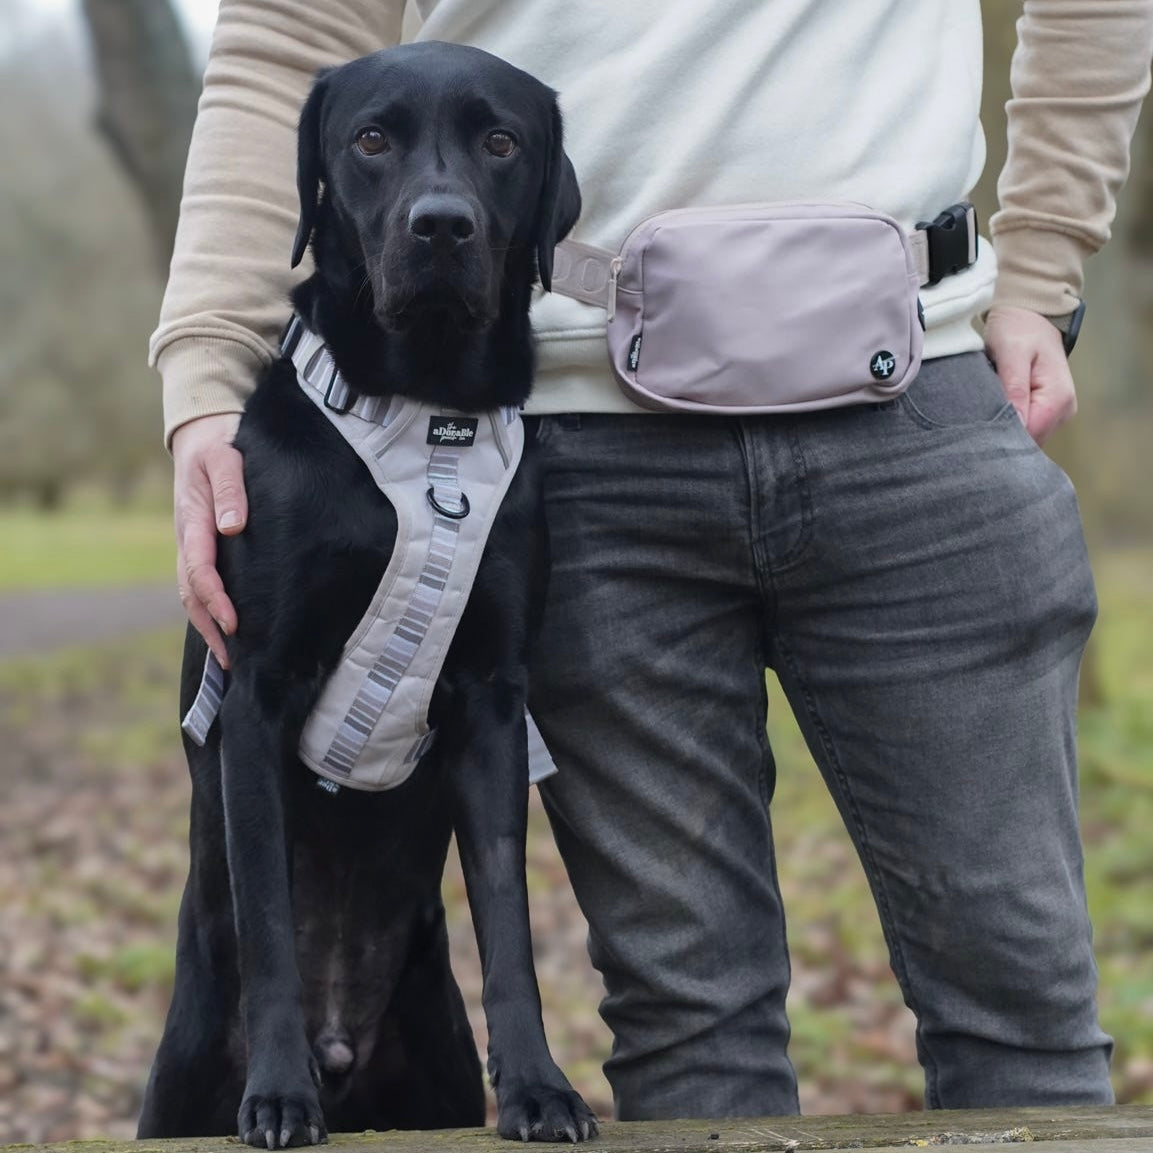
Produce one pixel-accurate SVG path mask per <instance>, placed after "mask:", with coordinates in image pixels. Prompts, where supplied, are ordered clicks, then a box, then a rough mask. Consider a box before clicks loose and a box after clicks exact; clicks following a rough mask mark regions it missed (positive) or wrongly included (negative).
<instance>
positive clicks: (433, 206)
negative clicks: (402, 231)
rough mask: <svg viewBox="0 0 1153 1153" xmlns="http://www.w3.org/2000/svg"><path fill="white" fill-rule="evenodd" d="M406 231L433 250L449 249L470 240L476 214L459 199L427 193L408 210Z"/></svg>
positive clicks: (474, 229) (449, 195) (465, 202)
mask: <svg viewBox="0 0 1153 1153" xmlns="http://www.w3.org/2000/svg"><path fill="white" fill-rule="evenodd" d="M408 230H409V232H411V233H412V235H413V236H415V237H417V239H419V240H424V241H427V242H428V243H429V244H431V245H432V246H433V247H434V248H443V249H453V248H457V247H458V246H460V245H462V244H467V243H468V242H469V241H470V240H471V239H472V236H473V233H474V232H476V213H475V212H473V210H472V206H471V205H470V204H469V202H468V201H467V200H465V199H464V197H463V196H453V195H451V194H449V193H428V194H427V195H425V196H422V197H420V199H418V200H417V202H416V203H415V204H414V205H413V206H412V208H411V209H410V210H409V213H408Z"/></svg>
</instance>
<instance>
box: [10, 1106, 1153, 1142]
mask: <svg viewBox="0 0 1153 1153" xmlns="http://www.w3.org/2000/svg"><path fill="white" fill-rule="evenodd" d="M1026 1143H1032V1144H1034V1147H1036V1148H1037V1149H1038V1153H1080V1151H1085V1153H1153V1107H1150V1106H1146V1105H1124V1106H1114V1107H1109V1108H1106V1107H1101V1108H1064V1109H1062V1108H1057V1109H988V1110H967V1111H963V1112H949V1111H944V1110H942V1111H937V1112H932V1113H901V1114H897V1115H894V1116H880V1115H878V1116H869V1117H864V1116H843V1117H842V1116H836V1117H769V1118H764V1119H759V1120H739V1121H738V1120H732V1121H641V1122H633V1123H624V1124H622V1123H620V1122H611V1123H606V1124H604V1125H602V1126H601V1135H600V1137H599V1138H598V1139H597V1140H596V1141H595V1142H593V1143H590V1145H589V1146H588V1150H589V1153H723V1151H726V1150H740V1151H741V1153H782V1151H789V1153H792V1151H794V1150H796V1151H798V1153H799V1151H801V1150H809V1149H871V1150H874V1151H875V1153H892V1151H893V1150H898V1149H899V1150H901V1151H902V1153H907V1150H909V1149H910V1148H914V1149H915V1148H936V1147H941V1146H957V1145H968V1146H974V1145H976V1146H978V1147H980V1148H983V1149H988V1150H996V1149H1002V1150H1004V1149H1017V1148H1020V1147H1021V1146H1022V1145H1023V1144H1026ZM331 1146H332V1148H333V1149H334V1150H339V1153H509V1151H510V1149H512V1148H513V1147H514V1146H512V1145H511V1143H509V1142H506V1141H502V1140H501V1139H500V1138H499V1137H497V1136H496V1134H495V1133H494V1132H493V1131H492V1130H491V1129H488V1130H485V1129H444V1130H439V1131H437V1132H412V1133H403V1132H390V1133H371V1132H370V1133H350V1134H341V1135H339V1136H334V1137H333V1138H332V1140H331ZM5 1148H7V1149H11V1150H15V1149H20V1150H22V1151H24V1153H32V1151H36V1153H218V1151H228V1153H240V1150H241V1149H242V1148H243V1147H242V1146H240V1145H239V1143H238V1142H237V1141H236V1139H235V1138H225V1137H220V1138H198V1139H193V1140H181V1141H142V1142H139V1143H136V1142H131V1141H68V1142H64V1143H60V1144H55V1145H39V1146H33V1145H18V1146H7V1147H5ZM538 1148H540V1146H538Z"/></svg>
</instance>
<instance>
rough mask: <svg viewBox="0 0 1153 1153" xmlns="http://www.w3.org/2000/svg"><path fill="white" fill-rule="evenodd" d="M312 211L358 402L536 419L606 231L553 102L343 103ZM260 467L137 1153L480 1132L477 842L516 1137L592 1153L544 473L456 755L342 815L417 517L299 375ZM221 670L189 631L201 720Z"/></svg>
mask: <svg viewBox="0 0 1153 1153" xmlns="http://www.w3.org/2000/svg"><path fill="white" fill-rule="evenodd" d="M321 186H323V193H322V192H321ZM299 188H300V204H301V217H300V229H299V233H298V236H297V241H296V249H295V253H294V263H297V262H299V260H300V259H301V257H302V255H303V253H304V251H305V249H306V247H307V245H308V244H309V242H310V240H311V243H312V250H313V253H314V256H315V260H316V272H315V274H314V275H313V276H312V277H311V278H310V279H309V280H307V281H306V282H305V283H304V284H303V285H302V286H301V287H300V288H299V289H298V290H297V291H296V292H295V294H294V298H293V302H294V304H295V306H296V309H297V312H298V313H299V314H300V316H301V317H303V318H304V320H305V321H306V323H307V324H308V326H309V327H310V328H311V329H312V330H313V331H314V332H316V333H319V334H320V335H321V336H322V337H323V338H324V339H325V341H326V342H327V344H328V346H329V349H330V350H331V352H332V354H333V356H334V358H335V361H336V364H337V365H338V367H339V369H340V371H341V373H342V374H343V376H344V378H345V380H346V381H347V382H348V383H349V384H350V385H351V386H352V387H353V388H354V389H355V390H357V391H359V392H360V393H362V394H366V395H385V394H405V395H408V396H412V397H416V398H419V399H423V400H430V401H435V402H436V403H438V404H443V405H445V406H447V407H452V408H458V409H465V410H469V411H482V410H487V409H492V408H495V407H497V406H501V405H518V404H520V403H522V402H523V401H524V400H525V398H526V397H527V396H528V394H529V389H530V385H531V381H532V373H533V349H532V342H531V334H530V328H529V320H528V309H529V301H530V294H531V291H532V288H533V285H534V283H535V281H536V279H537V277H538V275H539V279H540V281H541V283H542V285H543V286H544V287H545V288H546V289H547V288H548V287H549V285H550V276H551V270H552V250H553V246H554V245H555V244H556V243H557V241H559V240H560V239H561V238H563V237H564V236H565V234H566V233H567V232H568V231H569V229H570V228H571V227H572V225H573V223H574V222H575V220H576V217H577V215H578V213H579V211H580V194H579V191H578V189H577V184H576V178H575V176H574V174H573V170H572V165H571V164H570V163H569V161H568V158H567V157H566V156H565V153H564V150H563V148H562V143H561V120H560V115H559V112H558V109H557V104H556V97H555V94H554V93H553V92H552V91H551V90H550V89H548V88H546V87H545V86H544V85H542V84H540V83H539V82H538V81H536V80H535V79H533V78H532V77H531V76H529V75H527V74H526V73H524V72H521V71H519V70H518V69H516V68H513V67H512V66H511V65H509V64H506V63H505V62H503V61H501V60H498V59H496V58H495V57H493V56H490V55H488V54H487V53H485V52H481V51H479V50H477V49H473V48H466V47H462V46H458V45H448V44H436V43H425V44H420V45H406V46H402V47H399V48H392V49H388V50H386V51H383V52H379V53H377V54H376V55H373V56H368V57H365V58H364V59H361V60H356V61H353V62H352V63H350V64H347V65H344V66H342V67H340V68H337V69H334V70H332V71H329V72H327V73H322V74H321V75H320V76H319V77H318V79H317V82H316V84H315V87H314V88H313V90H312V93H311V95H310V96H309V99H308V101H307V103H306V105H305V107H304V110H303V113H302V115H301V120H300V139H299ZM236 445H237V447H238V448H239V450H240V451H241V452H242V453H243V456H244V478H245V484H246V485H247V488H248V498H249V503H250V508H251V512H250V519H249V527H248V528H247V529H246V530H245V532H244V533H243V534H242V535H240V536H237V537H231V538H228V537H226V538H222V539H221V540H220V541H219V566H220V571H221V574H222V576H223V578H224V582H225V586H226V587H227V589H228V591H229V593H230V595H231V597H232V599H233V601H234V602H235V604H236V608H237V613H238V617H239V621H240V626H239V629H238V631H237V633H236V635H235V636H234V637H232V638H230V640H229V642H228V643H229V657H230V661H231V666H232V667H231V672H230V674H229V678H228V684H227V688H226V693H225V697H224V702H223V705H222V707H221V711H220V715H219V718H218V720H217V722H216V723H215V724H214V725H213V727H212V730H211V731H210V733H209V737H208V741H207V743H206V744H205V746H204V747H203V748H199V747H197V746H196V745H194V744H192V743H191V742H189V741H187V740H186V742H185V747H186V752H187V755H188V763H189V767H190V770H191V775H192V782H193V795H192V814H191V831H190V840H191V866H190V872H189V877H188V883H187V887H186V889H185V893H184V900H183V903H182V905H181V909H180V925H179V943H178V947H177V966H176V983H175V989H174V992H173V999H172V1005H171V1008H170V1010H169V1014H168V1020H167V1025H166V1028H165V1031H164V1036H163V1039H162V1041H161V1044H160V1048H159V1051H158V1053H157V1056H156V1060H155V1064H154V1066H153V1069H152V1074H151V1078H150V1080H149V1084H148V1089H147V1093H146V1098H145V1102H144V1108H143V1113H142V1116H141V1120H140V1126H139V1136H141V1137H174V1136H199V1135H213V1134H221V1133H224V1132H227V1131H230V1130H232V1127H233V1126H234V1125H237V1124H239V1133H240V1137H241V1139H242V1140H244V1141H246V1142H247V1143H249V1144H251V1145H266V1146H267V1147H268V1148H269V1149H272V1148H276V1147H283V1146H288V1145H298V1144H306V1143H313V1144H315V1143H317V1142H318V1141H322V1140H323V1139H324V1138H325V1135H326V1131H327V1129H332V1130H334V1131H336V1130H344V1131H349V1130H362V1129H366V1128H371V1129H388V1128H438V1127H445V1126H470V1125H481V1124H483V1123H484V1116H485V1104H484V1092H483V1084H482V1079H481V1071H480V1063H479V1061H478V1058H477V1054H476V1049H475V1045H474V1042H473V1038H472V1034H471V1031H470V1028H469V1023H468V1020H467V1018H466V1016H465V1012H464V1006H463V1003H462V1000H461V996H460V993H459V990H458V988H457V986H456V983H455V981H454V979H453V976H452V973H451V972H450V970H449V961H448V944H447V939H446V934H445V923H444V908H443V905H442V903H441V895H440V884H441V875H442V870H443V867H444V861H445V855H446V852H447V848H448V843H449V838H450V834H451V832H452V831H453V830H454V829H455V831H456V835H457V838H458V842H459V846H460V853H461V859H462V862H463V867H464V873H465V879H466V883H467V888H468V896H469V902H470V905H471V909H472V916H473V921H474V925H475V928H476V933H477V938H478V942H479V946H480V955H481V961H482V966H483V973H484V1007H485V1013H486V1016H487V1021H488V1029H489V1037H490V1042H489V1058H488V1068H489V1074H490V1077H491V1081H492V1084H493V1086H494V1087H495V1091H496V1097H497V1103H498V1109H499V1117H498V1128H499V1131H500V1133H501V1134H502V1135H503V1136H505V1137H510V1138H516V1137H519V1138H521V1139H524V1140H528V1139H536V1140H546V1141H547V1140H565V1139H568V1140H572V1141H576V1140H578V1139H581V1138H584V1137H588V1136H590V1135H592V1134H594V1133H595V1132H596V1120H595V1118H594V1117H593V1114H592V1113H591V1112H590V1111H589V1109H588V1107H587V1106H586V1105H585V1103H584V1102H583V1101H582V1100H581V1098H580V1097H579V1096H578V1095H577V1094H576V1093H575V1092H574V1091H573V1089H572V1087H571V1086H570V1085H569V1083H568V1081H567V1080H566V1079H565V1077H564V1075H563V1073H562V1072H561V1071H560V1069H558V1068H557V1066H556V1064H555V1063H554V1062H553V1060H552V1057H551V1056H550V1054H549V1051H548V1047H547V1044H546V1041H545V1036H544V1031H543V1028H542V1025H541V1012H540V998H539V993H538V991H537V985H536V977H535V973H534V969H533V960H532V947H531V941H530V938H529V923H528V904H527V896H526V889H525V877H524V843H525V826H526V819H527V808H526V806H527V793H528V780H527V751H526V736H525V723H524V707H525V693H526V676H525V663H526V654H527V648H528V644H529V639H530V634H531V631H532V628H533V620H534V616H535V615H536V614H537V613H538V611H539V605H540V600H541V595H542V591H543V581H544V549H545V543H544V536H543V526H542V516H541V503H540V493H539V489H538V482H537V478H536V476H535V473H534V463H533V456H532V451H531V449H532V446H531V444H528V445H526V450H525V455H524V459H523V461H522V463H521V466H520V468H519V470H518V472H517V474H516V476H515V478H514V480H513V482H512V486H511V488H510V489H509V491H508V494H507V496H506V498H505V501H504V503H503V505H502V506H501V511H500V513H499V516H498V518H497V521H496V523H495V524H494V526H493V529H492V532H491V535H490V537H489V540H488V544H487V546H486V549H485V552H484V555H483V560H482V563H481V567H480V571H479V575H478V576H477V579H476V583H475V585H474V587H473V590H472V593H471V596H470V599H469V601H468V606H467V609H466V610H465V614H464V617H463V619H462V621H461V623H460V626H459V628H458V631H457V633H456V636H455V638H454V641H453V644H452V646H451V649H450V652H449V655H448V657H447V661H446V663H445V665H444V669H443V673H442V676H441V678H440V680H439V681H438V683H437V686H436V690H435V693H434V696H433V701H432V709H431V713H430V719H431V720H432V721H433V722H434V723H435V724H436V725H437V727H438V730H439V734H440V736H439V743H438V745H437V747H435V748H434V750H433V751H432V752H430V753H428V754H427V755H426V756H425V757H424V759H423V761H422V762H421V764H420V766H419V767H418V768H417V770H416V772H415V773H414V774H413V775H412V776H411V777H410V778H409V779H408V780H407V781H406V782H405V783H404V784H403V785H401V786H399V787H397V788H395V789H392V790H390V791H387V792H384V793H364V792H357V791H350V790H340V791H338V792H337V793H336V795H329V794H328V793H327V792H324V791H322V790H321V789H319V788H318V787H317V781H318V778H317V777H316V776H315V775H314V774H313V773H312V772H311V771H310V770H308V769H307V768H306V767H305V766H304V765H303V764H302V763H301V762H300V761H299V760H298V759H297V757H296V749H297V746H298V742H299V737H300V733H301V729H302V726H303V722H304V719H305V718H306V717H307V716H308V714H309V712H310V710H311V708H312V706H313V704H314V702H315V701H316V699H317V696H318V693H319V690H320V688H321V686H322V684H323V683H324V681H325V679H326V677H327V676H328V674H329V673H330V672H331V671H332V669H333V668H334V667H335V665H336V663H337V661H338V659H339V658H340V655H341V649H342V646H343V645H344V643H345V641H346V640H347V638H348V637H349V635H350V634H351V632H352V631H353V629H354V627H355V626H356V624H357V622H358V621H359V620H360V618H361V616H362V615H363V614H364V612H365V611H366V609H367V607H368V604H369V602H370V600H371V598H372V596H373V593H374V592H375V590H376V588H377V585H378V584H379V582H380V579H381V576H382V574H383V572H384V569H385V566H386V564H387V562H388V560H389V556H390V553H391V550H392V547H393V541H394V539H395V533H396V516H395V513H394V511H393V508H392V505H391V504H390V503H389V501H388V500H386V499H385V497H384V496H383V494H382V493H381V492H380V491H379V489H378V488H377V487H376V484H375V483H374V481H373V480H372V478H371V476H370V474H369V472H368V470H367V468H366V467H365V466H364V465H363V464H362V462H361V461H360V460H359V458H358V457H357V456H356V455H355V454H354V452H353V450H352V449H351V448H350V447H349V446H348V444H347V443H346V442H345V441H344V439H343V438H342V436H341V435H340V434H339V433H338V432H337V431H336V430H335V429H334V428H333V427H332V425H330V424H329V422H328V421H327V419H326V418H325V417H324V415H323V414H322V413H321V412H320V411H319V410H318V409H317V408H316V407H315V406H314V404H313V403H312V402H311V401H310V400H309V399H308V398H307V397H306V396H305V395H304V394H303V392H302V391H301V389H300V387H299V385H298V384H297V380H296V371H295V369H294V368H293V366H292V365H291V363H290V362H289V361H288V360H286V359H281V360H279V361H278V362H276V363H274V364H273V365H272V366H271V368H270V369H269V371H268V372H267V373H266V375H265V377H264V379H263V380H262V381H261V382H260V384H259V387H258V388H257V390H256V392H255V393H254V394H253V396H252V398H251V400H250V401H249V403H248V406H247V408H246V410H245V413H244V416H243V418H242V420H241V425H240V431H239V434H238V436H237V439H236ZM204 657H205V648H204V645H203V643H202V642H201V640H200V639H199V637H198V636H197V635H196V634H195V633H194V632H193V631H192V630H191V629H190V630H189V633H188V639H187V642H186V645H185V656H184V671H183V685H182V694H181V695H182V711H183V710H186V709H187V708H188V707H189V705H190V703H191V701H192V699H193V697H194V696H195V694H196V690H197V686H198V681H199V677H200V672H201V669H202V666H203V662H204ZM238 1115H239V1116H238Z"/></svg>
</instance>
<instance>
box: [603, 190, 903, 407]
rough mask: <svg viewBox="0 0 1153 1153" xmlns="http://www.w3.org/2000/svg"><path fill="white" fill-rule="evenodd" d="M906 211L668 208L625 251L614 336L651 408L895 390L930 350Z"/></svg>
mask: <svg viewBox="0 0 1153 1153" xmlns="http://www.w3.org/2000/svg"><path fill="white" fill-rule="evenodd" d="M921 337H922V332H921V326H920V322H919V320H918V312H917V276H916V272H915V270H914V267H913V262H912V259H911V256H910V254H909V252H908V247H907V243H906V241H905V237H904V233H903V232H902V231H901V229H900V227H899V226H898V225H897V224H896V222H895V221H892V220H891V219H889V218H888V217H884V216H881V215H879V214H875V213H870V212H868V210H865V209H857V208H855V207H846V206H828V205H820V206H817V205H801V206H744V207H743V208H732V209H713V210H707V209H700V210H687V211H679V212H672V213H665V214H662V215H661V216H657V217H653V218H651V219H650V220H649V221H646V222H645V223H644V224H643V225H642V226H641V227H640V228H638V229H637V230H636V232H634V234H633V236H632V237H631V238H630V240H629V242H627V243H626V247H625V250H624V251H623V253H622V268H621V273H620V281H619V285H618V293H617V307H616V311H615V315H614V316H613V318H612V320H611V321H610V324H609V346H610V352H611V356H612V361H613V367H614V370H615V372H616V374H617V376H618V378H619V380H620V383H621V385H622V388H623V389H624V390H625V392H626V393H627V394H629V395H630V396H632V397H633V399H635V400H637V401H638V402H639V403H641V404H643V405H645V406H646V407H651V408H669V409H677V410H688V411H713V412H716V411H725V412H732V413H752V412H766V411H789V410H795V411H799V410H805V409H815V408H826V407H833V406H837V405H844V404H853V403H864V402H872V403H875V402H877V401H879V400H885V399H889V398H890V397H892V396H894V395H896V393H898V392H899V391H901V389H903V388H904V387H905V385H906V384H907V383H908V381H909V380H911V379H912V377H913V376H914V375H915V373H916V370H917V367H918V366H919V364H920V355H921V343H922V341H921Z"/></svg>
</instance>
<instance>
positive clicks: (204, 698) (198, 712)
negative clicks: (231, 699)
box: [180, 652, 224, 747]
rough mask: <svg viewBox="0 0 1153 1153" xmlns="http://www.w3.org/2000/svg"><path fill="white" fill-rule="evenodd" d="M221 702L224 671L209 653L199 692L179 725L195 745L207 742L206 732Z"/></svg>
mask: <svg viewBox="0 0 1153 1153" xmlns="http://www.w3.org/2000/svg"><path fill="white" fill-rule="evenodd" d="M223 700H224V670H223V669H222V668H221V667H220V665H219V663H218V662H217V660H216V658H215V657H214V656H213V655H212V653H211V652H209V653H208V656H207V657H206V658H205V661H204V674H203V676H201V678H200V691H199V692H198V693H197V694H196V700H194V701H193V702H192V708H190V709H189V710H188V712H187V713H186V714H185V716H184V720H183V721H182V722H181V724H180V727H181V728H182V729H183V730H184V731H185V732H186V733H187V734H188V736H189V738H190V739H191V740H192V741H193V742H194V743H195V744H198V745H200V746H201V747H203V745H204V742H205V741H207V740H208V730H209V729H211V728H212V722H213V721H214V720H216V715H217V713H219V712H220V705H221V702H222V701H223Z"/></svg>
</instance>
